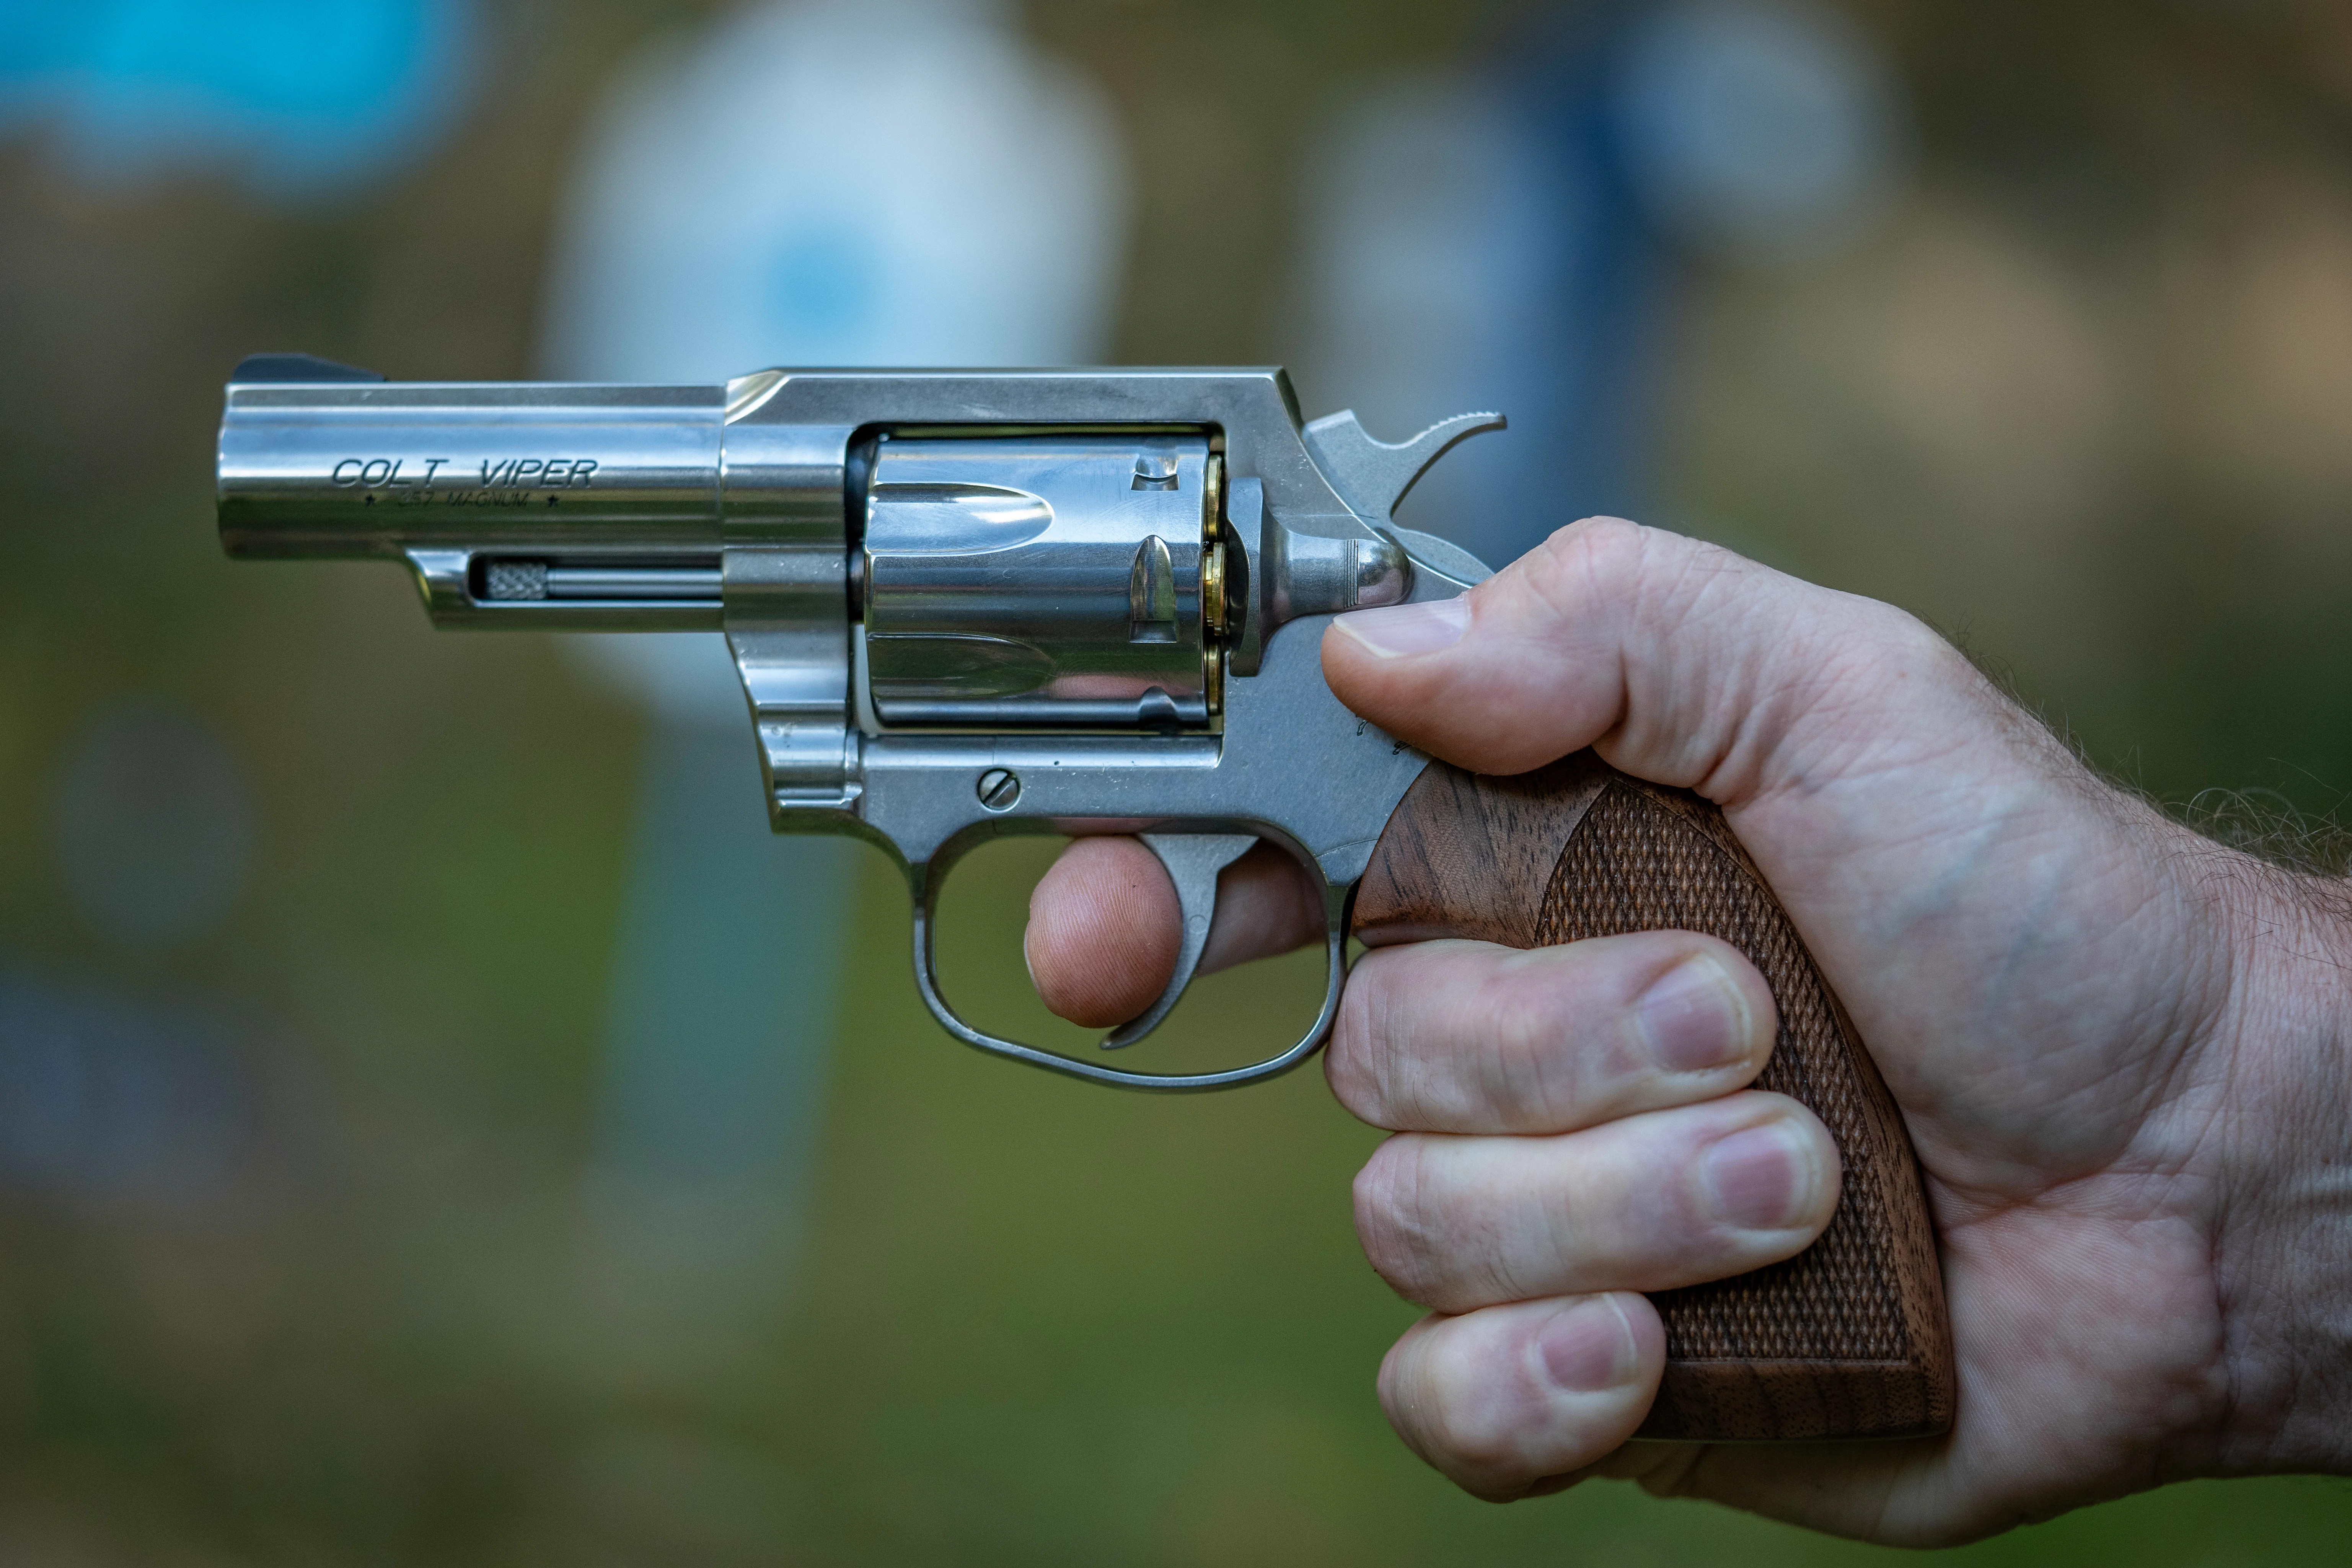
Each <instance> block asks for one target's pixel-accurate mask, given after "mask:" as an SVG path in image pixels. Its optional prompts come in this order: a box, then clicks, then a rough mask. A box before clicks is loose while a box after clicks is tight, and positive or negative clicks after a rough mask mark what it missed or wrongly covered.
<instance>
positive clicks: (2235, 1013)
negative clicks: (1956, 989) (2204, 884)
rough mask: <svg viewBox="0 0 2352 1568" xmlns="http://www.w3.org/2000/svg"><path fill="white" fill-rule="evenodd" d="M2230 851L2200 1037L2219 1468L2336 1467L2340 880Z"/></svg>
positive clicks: (2349, 1087) (2351, 1154)
mask: <svg viewBox="0 0 2352 1568" xmlns="http://www.w3.org/2000/svg"><path fill="white" fill-rule="evenodd" d="M2221 853H2224V854H2231V859H2232V860H2233V861H2235V862H2237V864H2236V866H2234V867H2233V868H2232V870H2233V872H2242V874H2232V875H2227V876H2224V877H2221V878H2219V879H2216V881H2217V883H2218V884H2219V887H2220V889H2221V891H2220V893H2219V899H2220V901H2221V904H2222V906H2223V925H2224V929H2225V931H2226V933H2227V934H2226V937H2225V940H2227V941H2228V942H2230V945H2231V954H2232V959H2233V964H2232V968H2233V983H2232V984H2231V1000H2230V1004H2229V1006H2228V1008H2227V1011H2226V1013H2225V1023H2224V1026H2223V1029H2222V1031H2221V1035H2220V1037H2218V1038H2217V1039H2216V1041H2215V1042H2214V1043H2215V1045H2216V1047H2218V1049H2217V1051H2216V1053H2215V1054H2216V1056H2217V1058H2218V1065H2219V1069H2220V1072H2221V1080H2220V1081H2221V1084H2222V1085H2223V1086H2224V1088H2223V1092H2222V1093H2221V1096H2220V1097H2219V1100H2218V1104H2217V1108H2216V1116H2215V1119H2214V1121H2213V1124H2212V1125H2213V1130H2214V1132H2215V1134H2216V1136H2217V1142H2218V1143H2219V1146H2220V1150H2221V1162H2220V1176H2221V1179H2220V1181H2219V1182H2218V1183H2217V1184H2216V1188H2215V1193H2214V1202H2215V1209H2214V1213H2213V1215H2212V1226H2213V1232H2212V1245H2213V1282H2214V1289H2215V1294H2216V1298H2217V1303H2218V1305H2219V1307H2220V1310H2221V1331H2222V1346H2221V1350H2222V1356H2223V1369H2222V1370H2223V1374H2224V1384H2225V1387H2226V1390H2227V1395H2226V1402H2225V1405H2224V1408H2223V1412H2222V1417H2221V1424H2220V1427H2219V1430H2218V1431H2217V1432H2216V1433H2215V1434H2214V1447H2213V1450H2212V1452H2211V1454H2210V1464H2209V1465H2207V1466H2205V1467H2202V1468H2210V1469H2211V1470H2213V1471H2215V1472H2217V1473H2220V1474H2225V1475H2227V1474H2255V1473H2263V1472H2281V1471H2319V1472H2326V1473H2332V1474H2344V1473H2352V888H2347V885H2346V884H2345V883H2343V882H2342V881H2340V880H2337V879H2332V878H2321V877H2315V876H2309V875H2305V874H2302V873H2296V872H2289V871H2284V870H2279V869H2276V868H2270V867H2267V866H2262V865H2259V864H2258V863H2256V862H2253V861H2252V860H2250V859H2247V858H2243V857H2240V856H2237V855H2235V854H2233V853H2232V852H2229V851H2222V852H2221Z"/></svg>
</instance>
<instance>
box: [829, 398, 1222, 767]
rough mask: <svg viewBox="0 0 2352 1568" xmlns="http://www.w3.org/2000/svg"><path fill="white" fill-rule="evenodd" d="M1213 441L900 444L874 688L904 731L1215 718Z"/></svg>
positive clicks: (872, 554)
mask: <svg viewBox="0 0 2352 1568" xmlns="http://www.w3.org/2000/svg"><path fill="white" fill-rule="evenodd" d="M1213 476H1214V469H1213V466H1212V459H1211V455H1210V450H1209V443H1208V440H1207V438H1206V437H1202V436H1189V435H1133V436H1116V435H1068V436H1059V435H1045V436H1024V437H971V438H945V439H941V438H928V437H927V438H914V439H909V438H898V439H893V438H890V437H884V438H883V439H882V440H881V441H880V442H879V443H878V445H877V447H876V450H875V457H874V461H873V464H872V468H871V478H870V479H869V481H868V488H867V490H866V518H865V532H864V560H863V567H864V594H865V597H864V605H863V609H864V616H865V647H866V675H867V685H868V689H869V691H870V692H871V695H872V698H873V703H874V710H875V713H876V716H877V718H879V719H880V720H881V721H882V722H883V723H885V724H888V725H947V726H955V727H968V728H990V729H992V728H998V727H1005V726H1040V725H1043V726H1052V727H1055V728H1072V729H1091V728H1106V729H1134V728H1139V727H1140V728H1147V729H1166V728H1184V727H1192V726H1198V725H1203V724H1206V723H1207V722H1209V720H1210V703H1209V696H1210V692H1211V689H1212V682H1211V673H1212V671H1211V668H1210V660H1211V658H1212V655H1211V650H1210V648H1209V646H1208V639H1207V636H1206V627H1205V626H1204V625H1203V620H1202V592H1201V588H1202V560H1203V552H1204V551H1206V550H1207V549H1208V548H1210V545H1211V541H1212V538H1213V533H1214V531H1215V525H1216V517H1217V497H1216V495H1215V493H1214V489H1215V487H1214V484H1213Z"/></svg>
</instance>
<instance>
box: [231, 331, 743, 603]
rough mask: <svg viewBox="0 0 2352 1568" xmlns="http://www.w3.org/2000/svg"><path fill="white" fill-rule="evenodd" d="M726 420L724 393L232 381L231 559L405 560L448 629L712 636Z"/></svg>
mask: <svg viewBox="0 0 2352 1568" xmlns="http://www.w3.org/2000/svg"><path fill="white" fill-rule="evenodd" d="M272 357H273V358H274V357H278V356H272ZM288 357H290V356H288ZM314 363H315V362H314ZM328 368H330V369H340V367H328ZM306 374H309V375H311V376H316V375H317V374H318V372H317V371H316V370H307V369H306ZM725 414H726V388H725V387H722V386H717V385H712V386H564V385H536V384H525V385H473V384H391V383H385V382H382V381H375V380H359V379H351V378H348V377H344V378H337V379H306V380H302V381H279V380H266V379H256V378H254V376H253V374H252V372H250V371H249V370H240V372H239V374H238V377H237V379H236V382H235V383H234V384H232V385H231V387H230V390H229V394H228V400H227V406H226V411H225V414H224V416H223V419H222V423H221V437H220V454H219V458H220V461H219V512H220V529H221V542H222V543H223V545H224V546H225V547H226V549H227V551H228V552H229V553H230V554H231V555H234V556H239V557H247V558H265V559H266V558H278V559H308V560H373V559H389V560H398V561H405V562H406V563H408V564H409V566H410V567H411V569H412V570H413V571H414V572H415V574H416V576H417V579H418V581H419V583H420V584H421V585H422V587H423V588H424V591H425V601H426V604H427V605H428V607H429V608H430V609H431V610H432V612H433V615H434V618H435V619H436V621H440V622H442V623H444V624H457V625H467V624H471V625H498V626H529V627H538V628H551V627H560V628H590V627H603V628H606V629H613V630H698V629H710V630H716V629H718V627H719V625H720V605H719V560H720V549H721V540H722V537H723V530H724V514H725V511H726V501H727V487H726V461H725V459H726V452H725V443H724V440H723V435H724V430H725V426H724V418H725Z"/></svg>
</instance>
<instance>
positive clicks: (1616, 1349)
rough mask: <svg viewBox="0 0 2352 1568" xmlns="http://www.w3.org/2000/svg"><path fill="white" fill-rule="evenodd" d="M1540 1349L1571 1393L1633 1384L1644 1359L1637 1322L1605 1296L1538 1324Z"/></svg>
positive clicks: (1557, 1379) (1548, 1370)
mask: <svg viewBox="0 0 2352 1568" xmlns="http://www.w3.org/2000/svg"><path fill="white" fill-rule="evenodd" d="M1536 1353H1537V1354H1538V1355H1540V1356H1541V1357H1543V1364H1544V1372H1545V1373H1547V1374H1548V1375H1549V1377H1550V1378H1551V1380H1552V1382H1553V1383H1555V1384H1559V1386H1560V1387H1561V1388H1564V1389H1567V1390H1568V1391H1570V1393H1573V1394H1598V1393H1600V1392H1601V1390H1603V1389H1608V1388H1615V1387H1617V1386H1618V1385H1619V1384H1626V1383H1631V1382H1632V1381H1633V1374H1634V1373H1635V1371H1636V1370H1637V1369H1638V1367H1639V1364H1640V1362H1641V1355H1640V1352H1637V1351H1636V1350H1635V1349H1634V1348H1633V1325H1632V1324H1631V1323H1628V1322H1627V1321H1625V1314H1624V1312H1623V1311H1622V1310H1620V1309H1619V1307H1618V1305H1617V1303H1616V1302H1615V1301H1614V1300H1612V1299H1611V1298H1609V1297H1607V1296H1602V1297H1600V1298H1598V1299H1597V1300H1591V1301H1580V1302H1578V1303H1577V1304H1576V1305H1575V1306H1573V1307H1570V1308H1568V1309H1566V1310H1563V1311H1560V1312H1559V1313H1558V1314H1556V1315H1555V1316H1554V1317H1553V1318H1552V1320H1551V1321H1549V1322H1548V1323H1546V1324H1545V1325H1544V1326H1543V1327H1542V1328H1540V1329H1538V1330H1537V1331H1536Z"/></svg>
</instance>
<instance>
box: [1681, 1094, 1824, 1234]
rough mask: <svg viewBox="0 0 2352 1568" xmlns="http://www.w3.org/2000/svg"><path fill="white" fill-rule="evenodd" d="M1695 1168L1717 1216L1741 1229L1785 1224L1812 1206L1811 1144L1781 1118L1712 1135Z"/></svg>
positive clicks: (1780, 1227)
mask: <svg viewBox="0 0 2352 1568" xmlns="http://www.w3.org/2000/svg"><path fill="white" fill-rule="evenodd" d="M1699 1173H1700V1175H1701V1177H1702V1178H1703V1179H1704V1180H1705V1181H1706V1192H1707V1196H1708V1198H1709V1199H1711V1200H1712V1201H1713V1203H1714V1205H1715V1212H1716V1215H1717V1217H1718V1218H1721V1219H1723V1220H1726V1221H1727V1222H1729V1223H1730V1224H1732V1225H1736V1226H1739V1227H1740V1228H1741V1229H1742V1230H1787V1229H1790V1227H1791V1226H1795V1225H1796V1223H1797V1222H1798V1221H1799V1220H1800V1219H1801V1218H1803V1217H1804V1216H1805V1215H1806V1214H1807V1213H1808V1212H1809V1211H1811V1208H1812V1206H1813V1184H1814V1182H1815V1181H1816V1180H1817V1179H1818V1178H1817V1175H1816V1173H1815V1171H1814V1168H1813V1146H1812V1142H1811V1140H1810V1139H1807V1138H1803V1137H1801V1135H1800V1134H1799V1132H1798V1131H1797V1129H1796V1128H1794V1127H1792V1126H1790V1125H1789V1123H1787V1122H1785V1121H1772V1122H1767V1123H1766V1124H1765V1125H1763V1126H1761V1127H1750V1128H1747V1129H1745V1130H1744V1131H1738V1132H1734V1133H1732V1134H1731V1135H1730V1136H1729V1137H1727V1138H1721V1139H1717V1141H1716V1144H1715V1146H1714V1147H1713V1148H1711V1149H1709V1150H1708V1151H1707V1152H1706V1154H1705V1155H1704V1156H1702V1158H1701V1160H1700V1163H1699Z"/></svg>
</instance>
